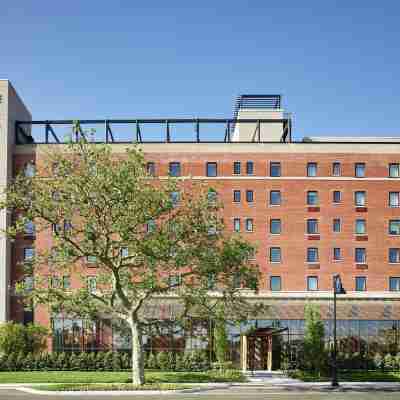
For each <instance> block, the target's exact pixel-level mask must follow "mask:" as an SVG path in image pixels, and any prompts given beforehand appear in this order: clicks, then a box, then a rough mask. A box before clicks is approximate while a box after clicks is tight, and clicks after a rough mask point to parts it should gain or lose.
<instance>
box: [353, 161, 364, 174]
mask: <svg viewBox="0 0 400 400" xmlns="http://www.w3.org/2000/svg"><path fill="white" fill-rule="evenodd" d="M359 168H361V171H362V175H359V172H358V171H359ZM365 171H366V163H365V162H356V163H354V177H355V178H365Z"/></svg>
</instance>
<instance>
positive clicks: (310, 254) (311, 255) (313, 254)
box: [307, 247, 319, 263]
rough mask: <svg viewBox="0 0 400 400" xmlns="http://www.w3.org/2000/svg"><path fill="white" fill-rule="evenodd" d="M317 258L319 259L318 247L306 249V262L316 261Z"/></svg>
mask: <svg viewBox="0 0 400 400" xmlns="http://www.w3.org/2000/svg"><path fill="white" fill-rule="evenodd" d="M318 260H319V256H318V248H317V247H309V248H308V249H307V262H309V263H315V262H318Z"/></svg>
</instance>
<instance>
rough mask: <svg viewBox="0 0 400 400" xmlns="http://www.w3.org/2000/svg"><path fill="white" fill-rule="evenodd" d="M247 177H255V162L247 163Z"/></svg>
mask: <svg viewBox="0 0 400 400" xmlns="http://www.w3.org/2000/svg"><path fill="white" fill-rule="evenodd" d="M250 166H251V167H250ZM249 171H250V172H249ZM246 175H254V161H251V160H250V161H246Z"/></svg>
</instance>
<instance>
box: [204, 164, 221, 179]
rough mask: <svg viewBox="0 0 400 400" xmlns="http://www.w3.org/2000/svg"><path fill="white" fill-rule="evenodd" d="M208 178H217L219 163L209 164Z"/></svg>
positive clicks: (207, 168)
mask: <svg viewBox="0 0 400 400" xmlns="http://www.w3.org/2000/svg"><path fill="white" fill-rule="evenodd" d="M206 170H207V171H206V173H207V176H217V175H218V174H217V163H216V162H208V163H207V167H206Z"/></svg>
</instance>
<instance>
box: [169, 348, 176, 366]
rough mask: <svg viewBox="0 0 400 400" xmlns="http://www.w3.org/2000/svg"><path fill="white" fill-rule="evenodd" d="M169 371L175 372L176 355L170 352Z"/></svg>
mask: <svg viewBox="0 0 400 400" xmlns="http://www.w3.org/2000/svg"><path fill="white" fill-rule="evenodd" d="M168 370H169V371H174V370H175V353H174V352H173V351H169V352H168Z"/></svg>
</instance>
